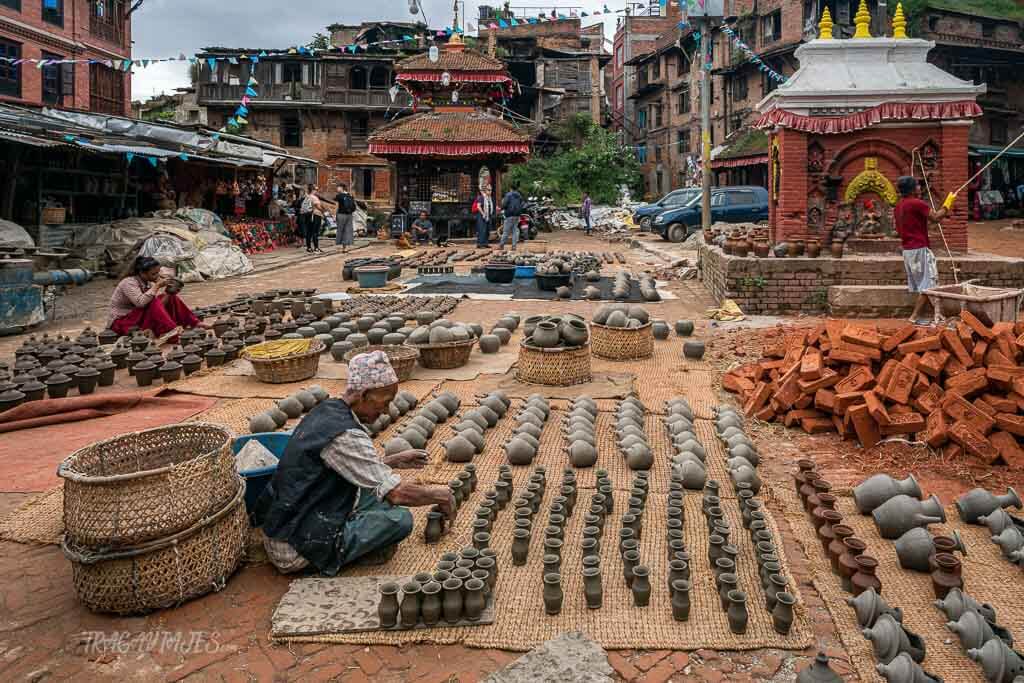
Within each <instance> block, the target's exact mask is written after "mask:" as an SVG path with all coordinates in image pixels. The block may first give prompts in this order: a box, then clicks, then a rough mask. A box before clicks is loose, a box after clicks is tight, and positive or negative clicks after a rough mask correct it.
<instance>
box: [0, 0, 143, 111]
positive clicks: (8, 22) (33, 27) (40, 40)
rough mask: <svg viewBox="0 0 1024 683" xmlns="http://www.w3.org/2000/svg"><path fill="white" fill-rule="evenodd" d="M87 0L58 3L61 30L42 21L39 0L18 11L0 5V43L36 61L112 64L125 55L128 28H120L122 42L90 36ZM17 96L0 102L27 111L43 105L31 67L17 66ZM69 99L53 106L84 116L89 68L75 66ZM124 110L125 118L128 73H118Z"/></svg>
mask: <svg viewBox="0 0 1024 683" xmlns="http://www.w3.org/2000/svg"><path fill="white" fill-rule="evenodd" d="M92 6H93V5H92V2H91V0H64V25H63V27H61V26H58V25H55V24H52V23H49V22H47V21H44V20H43V17H42V7H43V4H42V0H23V2H22V3H21V11H20V12H19V11H16V10H13V9H11V8H9V7H3V6H0V38H2V39H4V40H8V41H11V42H14V43H18V44H20V45H21V57H22V59H42V58H43V53H44V52H46V53H48V54H52V55H58V56H60V57H63V58H65V59H96V60H112V59H127V58H130V56H131V49H130V47H129V46H130V45H131V26H130V22H127V23H126V24H125V26H124V42H123V44H117V43H115V42H112V41H110V40H107V39H106V38H104V37H101V36H100V35H95V34H93V33H92V32H91V31H90V26H89V20H90V14H91V8H92ZM20 68H21V97H20V98H13V97H5V96H0V101H3V102H12V103H17V104H23V105H29V106H42V105H43V91H42V76H43V73H42V71H41V70H40V69H37V68H36V67H35V64H34V63H31V62H30V63H27V64H22V65H21V67H20ZM74 72H75V87H74V95H67V96H64V97H63V98H62V101H61V102H59V103H58V106H61V107H64V108H72V109H81V110H85V111H88V110H89V109H90V108H91V105H90V96H89V65H88V64H85V63H83V64H75V65H74ZM121 78H123V79H124V95H125V96H124V108H123V111H122V112H121V113H123V114H124V115H125V116H130V115H131V74H130V73H123V74H121Z"/></svg>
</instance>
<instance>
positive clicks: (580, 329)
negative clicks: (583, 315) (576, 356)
mask: <svg viewBox="0 0 1024 683" xmlns="http://www.w3.org/2000/svg"><path fill="white" fill-rule="evenodd" d="M561 333H562V339H563V340H564V341H565V344H566V345H567V346H583V345H584V344H586V343H587V339H588V337H589V336H590V334H589V331H588V330H587V325H586V323H584V322H583V321H582V320H577V319H575V318H569V319H567V320H564V321H562V327H561ZM535 335H536V333H535ZM534 338H536V336H535V337H534Z"/></svg>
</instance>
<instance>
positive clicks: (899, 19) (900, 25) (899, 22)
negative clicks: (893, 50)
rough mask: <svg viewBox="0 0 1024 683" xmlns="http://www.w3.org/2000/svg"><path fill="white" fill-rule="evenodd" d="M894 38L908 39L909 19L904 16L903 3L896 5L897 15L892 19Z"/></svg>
mask: <svg viewBox="0 0 1024 683" xmlns="http://www.w3.org/2000/svg"><path fill="white" fill-rule="evenodd" d="M892 37H893V38H906V37H907V18H906V17H905V16H904V15H903V3H902V2H897V3H896V14H894V15H893V17H892Z"/></svg>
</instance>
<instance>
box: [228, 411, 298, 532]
mask: <svg viewBox="0 0 1024 683" xmlns="http://www.w3.org/2000/svg"><path fill="white" fill-rule="evenodd" d="M291 438H292V433H291V432H290V431H289V432H258V433H256V434H247V435H245V436H239V437H237V438H235V440H234V441H233V442H231V450H232V452H233V453H234V454H235V455H238V452H239V451H240V450H242V448H243V447H244V446H245V444H247V443H248V442H249V441H251V440H253V439H255V440H256V441H258V442H260V443H261V444H263V446H264V447H265V448H266V449H267V450H268V451H270V452H271V453H273V454H274V455H276V456H277V457H278V458H281V456H283V455H284V449H285V447H286V446H287V445H288V440H289V439H291ZM276 471H277V465H271V466H270V467H261V468H259V469H257V470H248V471H246V472H240V474H241V475H242V478H243V479H245V509H246V510H248V511H249V513H250V514H251V513H252V511H253V508H254V507H255V505H256V499H258V498H259V497H260V494H261V493H263V489H264V488H266V486H267V484H268V483H269V482H270V478H271V477H273V476H274V472H276Z"/></svg>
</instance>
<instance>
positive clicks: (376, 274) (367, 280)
mask: <svg viewBox="0 0 1024 683" xmlns="http://www.w3.org/2000/svg"><path fill="white" fill-rule="evenodd" d="M355 273H356V280H358V281H359V286H360V287H362V288H363V289H376V288H378V287H383V286H384V285H386V284H387V283H388V267H387V266H360V267H358V268H356V269H355Z"/></svg>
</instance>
